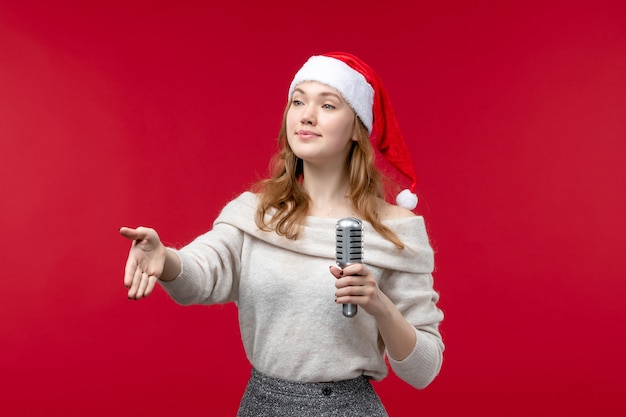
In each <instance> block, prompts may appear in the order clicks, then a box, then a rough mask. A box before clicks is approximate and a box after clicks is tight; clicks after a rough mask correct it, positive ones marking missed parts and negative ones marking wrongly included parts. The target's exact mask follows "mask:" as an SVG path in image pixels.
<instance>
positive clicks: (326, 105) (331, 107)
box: [322, 103, 336, 110]
mask: <svg viewBox="0 0 626 417" xmlns="http://www.w3.org/2000/svg"><path fill="white" fill-rule="evenodd" d="M322 108H323V109H326V110H334V109H336V107H335V106H333V105H332V104H328V103H326V104H324V105H322Z"/></svg>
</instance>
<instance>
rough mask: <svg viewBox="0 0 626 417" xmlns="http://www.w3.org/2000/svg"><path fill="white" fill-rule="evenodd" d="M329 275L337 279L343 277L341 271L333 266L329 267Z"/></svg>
mask: <svg viewBox="0 0 626 417" xmlns="http://www.w3.org/2000/svg"><path fill="white" fill-rule="evenodd" d="M330 273H331V274H332V275H333V276H334V277H335V278H337V279H339V278H341V277H343V271H342V270H341V269H340V268H337V267H336V266H334V265H331V266H330Z"/></svg>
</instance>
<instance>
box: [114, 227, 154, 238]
mask: <svg viewBox="0 0 626 417" xmlns="http://www.w3.org/2000/svg"><path fill="white" fill-rule="evenodd" d="M120 234H121V235H122V236H124V237H125V238H126V239H130V240H143V239H145V238H146V237H148V233H147V232H146V231H145V230H140V228H137V229H132V228H130V227H122V228H120Z"/></svg>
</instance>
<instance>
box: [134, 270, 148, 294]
mask: <svg viewBox="0 0 626 417" xmlns="http://www.w3.org/2000/svg"><path fill="white" fill-rule="evenodd" d="M149 285H150V276H149V275H148V274H146V273H143V274H141V282H140V283H139V287H138V288H137V294H136V295H135V298H137V299H139V298H142V297H147V296H148V294H146V291H147V290H148V287H149Z"/></svg>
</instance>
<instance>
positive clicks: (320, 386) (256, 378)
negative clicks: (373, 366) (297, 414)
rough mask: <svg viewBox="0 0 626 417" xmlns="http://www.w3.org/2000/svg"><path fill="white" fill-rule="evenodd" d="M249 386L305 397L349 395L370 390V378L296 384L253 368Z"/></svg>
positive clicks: (361, 377)
mask: <svg viewBox="0 0 626 417" xmlns="http://www.w3.org/2000/svg"><path fill="white" fill-rule="evenodd" d="M249 384H251V385H256V386H262V387H263V389H264V390H268V391H272V392H275V393H284V394H289V395H299V396H307V397H310V396H318V395H320V396H326V397H328V396H330V395H333V396H340V395H350V394H354V393H355V392H357V391H360V390H363V389H371V384H370V378H369V377H367V376H365V375H361V376H359V377H356V378H354V379H346V380H342V381H329V382H296V381H288V380H285V379H281V378H275V377H272V376H269V375H265V374H263V373H261V372H259V371H258V370H256V369H255V368H253V369H252V375H251V376H250V382H249Z"/></svg>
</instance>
